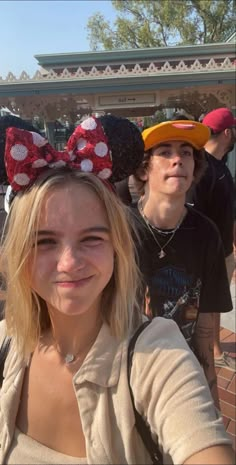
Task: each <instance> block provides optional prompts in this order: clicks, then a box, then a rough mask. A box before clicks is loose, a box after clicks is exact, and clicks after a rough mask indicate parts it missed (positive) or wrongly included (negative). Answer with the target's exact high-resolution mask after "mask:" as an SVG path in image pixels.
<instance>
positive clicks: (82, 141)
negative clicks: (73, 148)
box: [77, 138, 87, 150]
mask: <svg viewBox="0 0 236 465" xmlns="http://www.w3.org/2000/svg"><path fill="white" fill-rule="evenodd" d="M86 145H87V141H86V140H85V139H82V138H81V139H79V140H78V143H77V150H83V149H84V147H86Z"/></svg>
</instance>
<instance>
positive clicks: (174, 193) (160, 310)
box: [133, 121, 232, 405]
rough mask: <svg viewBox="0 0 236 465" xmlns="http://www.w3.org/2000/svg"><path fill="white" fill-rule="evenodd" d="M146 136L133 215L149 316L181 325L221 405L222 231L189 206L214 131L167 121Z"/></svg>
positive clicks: (227, 304)
mask: <svg viewBox="0 0 236 465" xmlns="http://www.w3.org/2000/svg"><path fill="white" fill-rule="evenodd" d="M142 135H143V139H144V143H145V155H144V160H143V162H142V164H141V166H140V167H139V169H138V170H137V171H136V174H135V180H136V187H137V189H138V191H139V193H140V195H141V197H140V200H139V201H138V203H137V205H136V206H134V207H133V216H134V221H135V223H136V226H137V229H138V236H139V238H137V252H138V258H139V266H140V270H141V272H142V274H143V278H144V283H145V284H144V289H143V290H142V291H141V294H142V295H141V297H142V298H143V300H144V305H145V313H146V314H148V315H149V316H150V317H154V316H163V317H165V318H172V319H173V320H175V321H176V323H177V324H178V326H179V327H180V329H181V331H182V333H183V335H184V336H185V338H186V340H187V341H188V343H189V344H190V346H191V348H192V349H193V350H194V352H195V354H196V355H197V357H198V359H199V361H200V363H201V364H202V366H203V368H204V371H205V374H206V377H207V380H208V383H209V386H210V388H211V392H212V396H213V397H214V400H215V403H216V405H218V396H217V389H216V375H215V368H214V360H213V352H212V346H213V316H212V312H213V311H214V312H215V311H216V312H217V311H219V312H220V311H222V309H223V310H224V311H225V312H227V311H230V310H231V309H232V301H231V296H230V290H229V285H228V280H227V273H226V267H225V261H224V252H223V246H222V241H221V239H220V235H219V232H218V231H217V228H216V226H215V225H214V224H213V223H212V222H211V221H210V220H209V219H208V218H206V217H205V216H204V215H202V214H201V213H199V212H197V211H196V210H194V209H193V208H191V207H190V206H187V205H185V197H186V192H187V191H188V189H189V188H190V186H191V184H192V182H193V179H194V180H195V182H197V181H198V180H199V178H200V176H201V175H202V172H203V170H204V167H205V161H204V160H205V159H204V153H203V152H202V151H201V148H202V147H203V146H204V145H205V143H206V141H207V140H208V138H209V136H210V131H209V129H208V128H207V127H206V126H203V125H202V124H201V123H198V122H195V121H169V122H164V123H161V124H158V125H156V126H153V127H151V128H149V129H147V130H145V131H144V132H143V134H142Z"/></svg>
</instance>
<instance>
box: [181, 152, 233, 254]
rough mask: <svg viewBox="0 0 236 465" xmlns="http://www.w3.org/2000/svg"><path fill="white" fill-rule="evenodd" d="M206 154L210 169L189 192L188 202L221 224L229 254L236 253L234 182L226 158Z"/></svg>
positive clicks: (208, 168)
mask: <svg viewBox="0 0 236 465" xmlns="http://www.w3.org/2000/svg"><path fill="white" fill-rule="evenodd" d="M205 153H206V159H207V163H208V167H207V170H206V172H205V174H204V176H203V177H202V179H201V180H200V181H199V183H198V184H196V186H194V187H193V188H191V189H190V191H189V192H188V194H187V201H188V202H190V203H191V204H193V206H194V207H195V208H196V209H197V210H198V211H200V212H201V213H203V214H204V215H206V216H207V217H208V218H210V219H211V220H212V221H213V222H214V223H215V224H216V226H217V227H218V229H219V231H220V235H221V239H222V242H223V246H224V251H225V256H226V257H227V256H228V255H230V254H231V253H232V252H233V229H234V181H233V178H232V175H231V173H230V171H229V168H228V167H227V165H226V164H225V161H224V160H217V159H216V158H215V157H213V156H212V155H211V154H210V153H208V152H205Z"/></svg>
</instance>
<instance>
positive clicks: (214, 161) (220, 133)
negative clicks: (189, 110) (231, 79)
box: [188, 108, 236, 371]
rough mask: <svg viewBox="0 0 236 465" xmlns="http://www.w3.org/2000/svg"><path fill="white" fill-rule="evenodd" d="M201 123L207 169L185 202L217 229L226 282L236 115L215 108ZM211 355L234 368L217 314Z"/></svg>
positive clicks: (220, 364)
mask: <svg viewBox="0 0 236 465" xmlns="http://www.w3.org/2000/svg"><path fill="white" fill-rule="evenodd" d="M202 123H203V124H204V125H206V126H208V127H209V128H210V130H211V137H210V139H209V141H208V142H207V143H206V145H205V155H206V159H207V163H208V166H207V170H206V172H205V174H204V176H203V177H202V179H201V180H200V182H199V183H198V184H197V185H195V186H194V188H193V189H191V190H190V191H189V194H188V201H190V202H191V203H192V204H193V205H194V207H195V208H196V209H197V210H199V211H200V212H202V213H204V214H205V215H207V216H208V217H209V218H210V219H211V220H212V221H214V223H215V224H216V226H217V227H218V229H219V232H220V235H221V239H222V242H223V246H224V254H225V261H226V268H227V274H228V280H229V283H230V281H231V278H232V275H233V271H234V268H235V265H234V254H233V242H234V239H233V231H234V188H235V187H234V182H233V178H232V175H231V173H230V171H229V169H228V167H227V165H226V160H227V153H229V152H231V151H232V150H233V148H234V144H235V142H236V118H234V116H233V114H232V112H231V111H230V110H229V109H228V108H218V109H216V110H213V111H211V112H210V113H208V114H207V115H206V116H205V117H204V118H203V120H202ZM214 358H215V365H216V366H217V367H225V368H229V369H231V370H233V371H235V369H236V359H235V358H232V357H230V356H229V355H227V354H225V353H224V352H223V351H222V349H221V345H220V313H215V315H214Z"/></svg>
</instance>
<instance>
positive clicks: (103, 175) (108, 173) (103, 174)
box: [98, 168, 111, 179]
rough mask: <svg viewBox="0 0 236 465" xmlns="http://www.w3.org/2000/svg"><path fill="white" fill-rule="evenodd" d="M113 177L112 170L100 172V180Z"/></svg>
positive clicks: (106, 169)
mask: <svg viewBox="0 0 236 465" xmlns="http://www.w3.org/2000/svg"><path fill="white" fill-rule="evenodd" d="M110 176H111V170H110V168H104V169H103V170H101V171H99V173H98V177H99V178H100V179H108V178H109V177H110Z"/></svg>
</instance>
